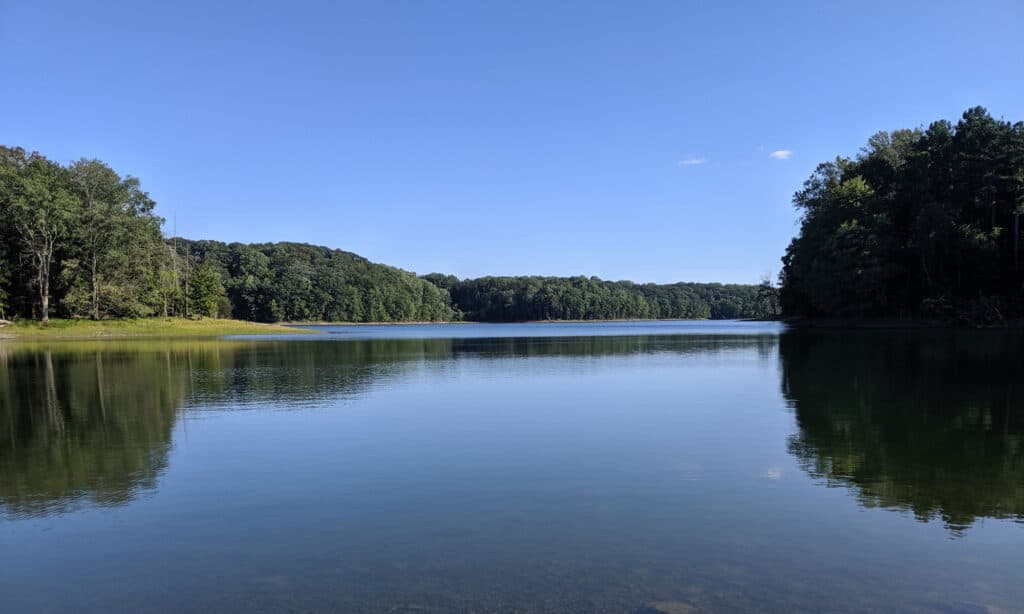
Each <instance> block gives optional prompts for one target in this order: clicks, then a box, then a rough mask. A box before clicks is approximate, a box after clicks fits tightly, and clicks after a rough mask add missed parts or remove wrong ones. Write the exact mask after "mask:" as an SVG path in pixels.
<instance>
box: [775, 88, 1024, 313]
mask: <svg viewBox="0 0 1024 614" xmlns="http://www.w3.org/2000/svg"><path fill="white" fill-rule="evenodd" d="M793 202H794V204H795V206H796V207H797V209H798V211H799V212H800V214H801V225H800V231H799V235H798V236H797V237H796V238H795V239H793V241H792V243H791V244H790V245H789V248H788V249H787V250H786V254H785V256H784V257H783V269H782V273H781V275H780V278H781V282H782V283H781V303H782V308H783V313H784V314H785V315H786V316H808V317H825V318H878V317H884V318H928V319H935V320H941V321H946V322H949V323H959V324H996V323H1000V322H1005V321H1006V320H1010V319H1017V318H1021V317H1022V316H1024V275H1022V270H1021V241H1020V215H1021V213H1022V212H1024V123H1022V122H1017V123H1012V124H1011V123H1010V122H1007V121H1003V120H997V119H994V118H993V117H992V116H991V115H990V114H989V113H988V111H986V110H985V109H984V108H982V107H975V108H972V109H968V110H967V111H965V112H964V113H963V115H962V117H961V118H960V120H959V121H958V122H957V123H956V124H955V125H954V124H952V123H950V122H948V121H945V120H939V121H936V122H934V123H932V124H931V125H929V126H928V128H927V129H920V128H918V129H903V130H896V131H894V132H891V133H889V132H879V133H877V134H875V135H874V136H872V137H871V138H870V139H869V140H868V143H867V145H866V146H865V147H864V148H863V149H862V150H861V151H860V153H859V154H858V155H856V156H855V157H853V158H842V157H840V158H836V159H835V160H833V161H831V162H825V163H823V164H821V165H819V166H818V167H817V169H816V170H815V171H814V173H813V174H812V175H811V177H810V178H809V179H808V180H807V182H806V183H805V184H804V186H803V189H802V190H800V191H799V192H797V193H796V195H795V196H794V198H793Z"/></svg>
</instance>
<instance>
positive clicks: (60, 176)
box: [2, 153, 79, 322]
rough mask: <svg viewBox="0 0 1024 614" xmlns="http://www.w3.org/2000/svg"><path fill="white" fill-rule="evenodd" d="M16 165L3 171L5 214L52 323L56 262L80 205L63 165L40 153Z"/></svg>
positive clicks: (43, 317)
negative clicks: (26, 257) (51, 309)
mask: <svg viewBox="0 0 1024 614" xmlns="http://www.w3.org/2000/svg"><path fill="white" fill-rule="evenodd" d="M5 158H8V156H5ZM13 162H14V164H4V165H3V167H2V168H3V170H2V172H3V177H2V182H3V198H4V201H5V203H4V205H5V212H6V214H7V215H9V216H10V218H11V220H12V225H13V227H14V229H15V231H16V233H17V236H18V238H19V239H20V242H21V245H22V248H23V249H24V250H25V252H26V253H27V254H28V256H29V257H30V259H31V261H32V268H33V272H34V277H35V280H34V281H35V285H36V289H37V293H38V300H39V303H38V304H39V310H40V319H41V320H42V321H43V322H49V319H50V290H51V280H52V275H53V265H54V258H55V257H56V255H57V250H58V249H61V248H63V247H65V242H66V241H67V239H68V237H69V236H70V234H71V229H72V224H73V221H74V218H75V216H76V213H77V209H78V206H79V203H78V200H77V199H76V198H75V197H74V195H73V194H72V192H71V190H70V189H69V186H68V183H69V182H68V177H67V172H66V171H65V169H63V168H61V166H60V165H58V164H56V163H54V162H51V161H50V160H48V159H46V158H45V157H43V156H41V155H39V154H38V153H32V154H29V155H27V156H24V157H23V158H22V160H20V161H19V160H13Z"/></svg>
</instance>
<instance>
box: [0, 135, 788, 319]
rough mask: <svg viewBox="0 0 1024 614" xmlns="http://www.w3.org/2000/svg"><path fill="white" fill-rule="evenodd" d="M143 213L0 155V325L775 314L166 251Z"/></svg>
mask: <svg viewBox="0 0 1024 614" xmlns="http://www.w3.org/2000/svg"><path fill="white" fill-rule="evenodd" d="M154 208H155V203H154V201H153V199H152V198H150V196H149V195H148V194H147V193H146V192H145V191H143V190H142V187H141V184H140V182H139V180H138V179H137V178H134V177H122V176H120V175H119V174H118V173H117V172H115V171H114V170H113V169H112V168H110V167H109V166H108V165H106V164H104V163H103V162H101V161H99V160H89V159H82V160H78V161H75V162H72V163H70V164H68V165H61V164H58V163H56V162H53V161H51V160H49V159H47V158H46V157H45V156H42V155H40V154H38V153H35V152H31V153H30V152H26V151H25V150H24V149H21V148H12V147H0V318H8V317H11V318H19V317H23V318H38V319H41V320H44V321H46V320H48V318H49V317H50V316H51V315H54V316H60V317H67V318H92V319H105V318H118V317H150V316H182V317H234V318H237V319H241V320H252V321H258V322H277V321H338V322H341V321H349V322H402V321H449V320H458V319H466V320H478V321H517V320H547V319H587V320H593V319H609V318H716V319H717V318H758V317H772V316H774V315H776V314H777V312H778V301H777V293H776V292H775V289H774V288H772V287H771V285H770V284H763V285H762V286H753V285H722V284H691V283H680V284H669V285H654V284H643V285H640V284H633V283H630V282H609V281H601V280H599V279H597V278H593V277H591V278H586V277H571V278H556V277H500V278H499V277H485V278H482V279H470V280H459V279H456V278H455V277H451V276H445V275H440V274H436V273H435V274H431V275H427V276H424V277H417V276H416V275H415V274H414V273H411V272H408V271H403V270H400V269H397V268H394V267H390V266H385V265H381V264H375V263H373V262H370V261H369V260H366V259H365V258H362V257H360V256H357V255H355V254H352V253H349V252H344V251H341V250H336V249H329V248H326V247H317V246H312V245H305V244H299V243H264V244H242V243H231V244H225V243H221V242H217V241H189V240H186V239H182V238H178V237H171V238H167V237H165V236H164V235H163V234H162V231H161V226H162V224H163V220H162V219H161V218H160V217H159V216H157V215H156V213H155V212H154Z"/></svg>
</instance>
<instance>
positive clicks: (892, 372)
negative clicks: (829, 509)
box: [779, 331, 1024, 534]
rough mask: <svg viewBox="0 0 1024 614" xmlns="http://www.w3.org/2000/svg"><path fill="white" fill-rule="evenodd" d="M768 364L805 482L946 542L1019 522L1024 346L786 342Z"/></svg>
mask: <svg viewBox="0 0 1024 614" xmlns="http://www.w3.org/2000/svg"><path fill="white" fill-rule="evenodd" d="M779 355H780V359H781V363H782V367H781V368H782V392H783V395H784V396H785V398H786V399H787V400H788V401H789V402H790V404H791V405H792V408H793V410H794V412H795V416H796V422H797V425H798V427H799V432H798V433H797V434H795V435H794V436H793V437H792V438H791V440H790V441H789V444H788V447H789V450H790V452H791V453H792V454H793V455H794V456H795V457H796V458H797V459H798V460H799V463H800V464H801V466H802V467H803V469H804V470H806V471H807V472H808V473H809V474H810V475H811V476H813V477H814V478H817V479H818V480H820V481H821V482H822V483H824V484H826V485H828V486H832V487H835V486H841V487H846V488H849V489H851V490H852V491H853V492H854V493H856V496H857V499H858V501H859V502H860V504H861V505H863V506H865V507H883V508H891V509H896V510H904V511H910V512H912V513H913V514H914V516H915V517H917V518H918V519H919V520H921V521H929V520H932V519H941V521H942V522H943V523H944V524H945V525H946V527H947V528H948V529H949V530H950V531H952V532H953V533H954V534H960V533H962V532H963V531H964V530H965V529H967V528H968V527H970V526H971V524H973V523H974V522H975V521H976V520H977V519H978V518H983V517H989V518H1009V519H1016V520H1017V521H1021V520H1024V358H1022V357H1024V336H1022V335H1020V334H1018V333H1016V332H1005V331H906V332H893V331H859V332H855V331H850V332H836V331H821V332H817V331H793V332H789V333H786V334H783V335H782V336H781V338H780V341H779Z"/></svg>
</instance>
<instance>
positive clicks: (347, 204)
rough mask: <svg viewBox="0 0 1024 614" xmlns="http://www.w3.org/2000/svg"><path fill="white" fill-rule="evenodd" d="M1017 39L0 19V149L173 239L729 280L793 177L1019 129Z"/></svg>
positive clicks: (832, 8)
mask: <svg viewBox="0 0 1024 614" xmlns="http://www.w3.org/2000/svg"><path fill="white" fill-rule="evenodd" d="M1022 24H1024V2H1020V1H1019V0H1013V1H1004V2H971V3H967V2H935V1H931V2H904V1H893V0H888V1H885V2H871V1H863V2H856V3H852V4H851V3H836V2H820V1H819V2H748V3H739V2H734V3H733V2H714V3H712V2H682V1H676V2H655V1H651V2H594V1H581V2H569V1H566V2H526V1H518V2H504V3H497V2H454V1H446V2H428V1H415V2H413V1H410V2H389V1H382V2H365V3H359V4H355V3H341V2H337V3H335V2H323V3H316V2H237V3H232V2H149V3H147V2H123V3H116V2H66V3H61V2H47V1H45V0H40V1H37V2H21V1H16V0H0V39H2V40H3V41H4V47H5V52H4V60H3V76H2V78H0V83H2V85H0V88H2V90H0V142H2V143H4V144H8V145H21V146H23V147H25V148H27V149H36V150H38V151H40V152H42V153H44V154H46V155H48V156H50V157H51V158H54V159H56V160H59V161H61V162H68V161H70V160H73V159H76V158H79V157H96V158H100V159H102V160H105V161H106V162H108V163H110V164H111V165H112V166H113V167H114V168H115V169H116V170H118V171H119V172H121V173H124V174H132V175H136V176H138V177H140V178H141V179H142V183H143V186H144V187H145V188H146V189H147V190H148V191H149V192H150V194H151V195H152V196H153V197H154V198H155V199H156V200H157V202H158V211H159V213H160V214H161V215H163V216H164V217H165V218H167V221H168V223H167V226H166V229H167V230H168V231H170V230H172V228H171V226H172V221H175V220H176V226H177V232H178V234H180V235H183V236H188V237H193V238H210V239H220V240H224V241H249V242H252V241H275V240H289V241H304V242H309V243H316V244H324V245H329V246H332V247H339V248H343V249H346V250H350V251H354V252H356V253H359V254H362V255H364V256H366V257H368V258H370V259H372V260H375V261H379V262H385V263H388V264H393V265H396V266H400V267H402V268H406V269H409V270H414V271H417V272H419V273H427V272H431V271H442V272H448V273H453V274H456V275H459V276H460V277H466V276H479V275H485V274H496V275H504V274H550V275H570V274H585V275H598V276H600V277H603V278H607V279H634V280H638V281H658V282H667V281H677V280H692V281H727V282H756V281H758V279H759V278H760V277H761V275H763V274H764V273H767V272H769V271H777V269H778V267H779V257H780V256H781V255H782V252H783V250H784V249H785V246H786V244H787V243H788V242H789V239H790V238H791V237H792V235H793V234H794V233H795V231H796V230H797V228H796V225H795V221H796V215H795V212H794V211H793V208H792V206H791V204H790V198H791V196H792V193H793V192H794V191H796V190H797V189H798V188H799V187H800V185H801V183H802V182H803V180H804V179H805V178H806V177H807V176H808V174H809V173H810V172H811V171H812V170H813V168H814V166H815V165H816V164H817V163H818V162H820V161H823V160H826V159H830V158H832V157H834V156H835V155H837V154H854V153H856V151H857V150H858V149H859V148H860V147H861V146H862V145H863V143H864V142H865V141H866V139H867V138H868V137H869V136H870V135H871V134H872V133H873V132H875V131H877V130H880V129H894V128H901V127H913V126H917V125H922V124H927V123H928V122H930V121H932V120H934V119H937V118H949V119H955V118H957V117H958V116H959V114H960V113H961V112H962V111H963V110H964V109H966V108H967V107H969V106H973V105H979V104H980V105H984V106H986V107H988V109H989V110H990V111H991V112H992V113H993V114H994V115H996V116H1002V117H1005V118H1006V119H1011V120H1015V121H1016V120H1020V119H1024V108H1022V105H1024V78H1022V77H1024V36H1022V34H1021V32H1020V26H1021V25H1022ZM773 152H790V153H777V154H776V155H775V156H774V157H773V156H772V155H771V154H772V153H773ZM687 162H689V163H687Z"/></svg>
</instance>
